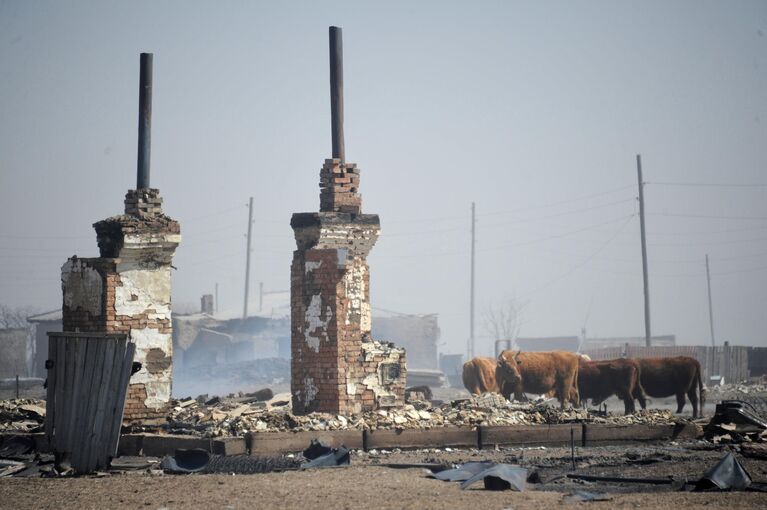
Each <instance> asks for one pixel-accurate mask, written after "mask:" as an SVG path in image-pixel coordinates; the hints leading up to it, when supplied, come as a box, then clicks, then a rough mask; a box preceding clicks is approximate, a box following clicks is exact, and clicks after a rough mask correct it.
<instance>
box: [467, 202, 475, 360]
mask: <svg viewBox="0 0 767 510" xmlns="http://www.w3.org/2000/svg"><path fill="white" fill-rule="evenodd" d="M475 213H476V208H475V204H474V202H472V203H471V290H470V296H469V348H468V351H469V358H473V357H474V244H475V240H476V235H475V233H476V224H477V222H476V214H475Z"/></svg>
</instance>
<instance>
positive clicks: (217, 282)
mask: <svg viewBox="0 0 767 510" xmlns="http://www.w3.org/2000/svg"><path fill="white" fill-rule="evenodd" d="M216 313H218V282H216Z"/></svg>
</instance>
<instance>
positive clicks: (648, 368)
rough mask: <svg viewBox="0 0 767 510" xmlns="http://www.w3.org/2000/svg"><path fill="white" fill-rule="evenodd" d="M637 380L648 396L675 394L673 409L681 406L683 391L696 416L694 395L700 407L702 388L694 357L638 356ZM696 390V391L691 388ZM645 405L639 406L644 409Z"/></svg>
mask: <svg viewBox="0 0 767 510" xmlns="http://www.w3.org/2000/svg"><path fill="white" fill-rule="evenodd" d="M636 361H637V362H639V370H640V381H641V384H642V387H643V388H644V391H645V393H646V394H647V395H649V396H651V397H657V398H662V397H670V396H671V395H676V403H677V406H678V407H677V410H676V412H677V413H681V412H682V409H684V403H685V400H684V396H685V394H686V395H687V397H688V398H689V399H690V403H691V404H692V417H693V418H697V417H698V416H699V413H698V395H700V408H701V413H700V415H702V411H703V405H704V404H705V390H704V389H703V381H702V378H701V370H700V363H698V360H696V359H695V358H690V357H688V356H677V357H674V358H639V359H637V360H636ZM696 389H697V390H698V393H697V394H696V391H695V390H696ZM644 408H645V406H644V405H643V406H642V409H644Z"/></svg>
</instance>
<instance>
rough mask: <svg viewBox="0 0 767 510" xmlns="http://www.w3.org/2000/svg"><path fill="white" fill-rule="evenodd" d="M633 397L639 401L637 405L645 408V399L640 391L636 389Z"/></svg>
mask: <svg viewBox="0 0 767 510" xmlns="http://www.w3.org/2000/svg"><path fill="white" fill-rule="evenodd" d="M634 397H635V398H636V399H637V400H638V401H639V405H640V406H641V407H642V409H643V410H644V409H647V399H646V398H645V395H644V393H643V392H642V391H640V390H637V391H635V392H634Z"/></svg>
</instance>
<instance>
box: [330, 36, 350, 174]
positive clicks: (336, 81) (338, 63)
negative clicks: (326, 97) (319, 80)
mask: <svg viewBox="0 0 767 510" xmlns="http://www.w3.org/2000/svg"><path fill="white" fill-rule="evenodd" d="M330 122H331V131H332V137H333V157H334V158H338V159H340V160H341V163H344V162H345V160H346V154H345V148H344V52H343V39H342V36H341V28H340V27H330Z"/></svg>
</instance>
